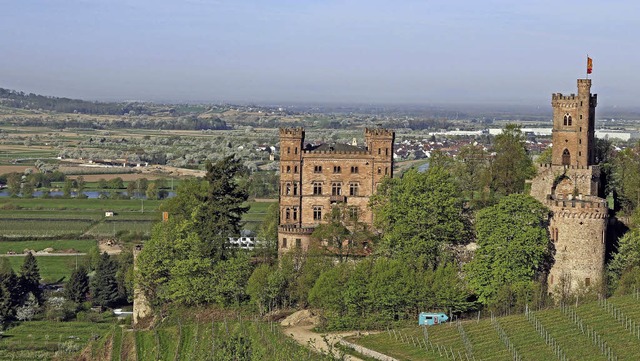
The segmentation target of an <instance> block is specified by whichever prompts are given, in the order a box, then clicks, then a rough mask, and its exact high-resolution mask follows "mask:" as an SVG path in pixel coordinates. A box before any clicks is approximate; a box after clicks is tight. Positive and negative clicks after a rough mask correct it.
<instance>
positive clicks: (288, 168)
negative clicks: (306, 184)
mask: <svg viewBox="0 0 640 361" xmlns="http://www.w3.org/2000/svg"><path fill="white" fill-rule="evenodd" d="M287 173H291V166H290V165H288V166H287Z"/></svg>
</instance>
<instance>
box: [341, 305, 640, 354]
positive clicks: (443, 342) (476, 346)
mask: <svg viewBox="0 0 640 361" xmlns="http://www.w3.org/2000/svg"><path fill="white" fill-rule="evenodd" d="M638 304H640V293H636V294H635V295H629V296H621V297H613V298H610V299H607V300H605V299H601V300H598V301H595V302H590V303H586V304H582V305H579V306H578V307H575V305H573V306H572V305H561V306H560V307H558V308H555V309H551V310H542V311H528V312H527V313H525V314H519V315H511V316H505V317H490V318H483V319H476V320H468V321H462V322H452V323H448V324H443V325H438V326H433V327H428V328H426V329H424V328H420V327H418V326H415V327H409V328H401V329H392V328H389V329H388V330H386V331H384V332H382V333H379V334H374V335H368V336H364V337H361V338H351V339H349V340H348V341H350V342H354V343H356V344H359V345H362V346H365V347H367V348H370V349H372V350H375V351H378V352H381V353H384V354H386V355H389V356H392V357H395V358H397V359H400V360H425V361H426V360H443V361H444V360H459V361H468V360H478V361H479V360H505V361H508V360H541V361H546V360H559V361H567V360H579V361H588V360H594V361H596V360H607V361H613V360H615V361H618V360H620V361H622V360H637V359H638V355H640V307H639V306H638Z"/></svg>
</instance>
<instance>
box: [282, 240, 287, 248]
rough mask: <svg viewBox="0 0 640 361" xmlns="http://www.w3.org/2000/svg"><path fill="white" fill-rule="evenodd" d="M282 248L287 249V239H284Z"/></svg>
mask: <svg viewBox="0 0 640 361" xmlns="http://www.w3.org/2000/svg"><path fill="white" fill-rule="evenodd" d="M282 248H287V239H286V238H283V239H282Z"/></svg>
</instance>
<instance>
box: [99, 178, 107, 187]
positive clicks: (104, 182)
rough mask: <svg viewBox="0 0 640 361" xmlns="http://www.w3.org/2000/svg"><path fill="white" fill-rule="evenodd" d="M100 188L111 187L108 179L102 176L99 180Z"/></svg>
mask: <svg viewBox="0 0 640 361" xmlns="http://www.w3.org/2000/svg"><path fill="white" fill-rule="evenodd" d="M98 188H100V189H107V188H109V184H108V183H107V180H106V179H104V178H100V179H99V180H98Z"/></svg>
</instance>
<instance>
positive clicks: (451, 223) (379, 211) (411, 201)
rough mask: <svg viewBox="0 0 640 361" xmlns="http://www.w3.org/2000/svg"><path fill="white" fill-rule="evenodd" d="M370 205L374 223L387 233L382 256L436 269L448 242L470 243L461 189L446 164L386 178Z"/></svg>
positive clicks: (383, 239) (380, 250)
mask: <svg viewBox="0 0 640 361" xmlns="http://www.w3.org/2000/svg"><path fill="white" fill-rule="evenodd" d="M371 205H372V208H373V212H374V215H375V217H374V221H375V225H376V227H377V228H378V229H380V230H382V231H383V237H382V240H381V242H380V246H379V253H380V254H383V255H386V256H390V257H394V258H404V259H406V260H407V261H408V262H411V263H413V264H415V265H417V266H419V267H429V268H431V269H435V268H436V267H437V265H438V263H439V262H440V261H441V259H442V255H443V251H444V246H446V245H450V244H455V243H460V242H464V241H466V238H467V229H466V226H465V222H464V217H463V213H462V199H461V198H460V192H459V190H458V188H457V186H456V183H455V182H454V181H453V179H452V177H451V175H450V174H449V173H448V172H447V171H446V170H445V169H444V168H442V167H439V166H432V167H429V169H428V170H427V171H426V172H422V173H420V172H418V171H417V170H415V169H410V170H409V171H407V172H406V173H405V174H404V175H403V177H402V178H401V179H400V178H387V179H385V181H383V183H382V184H381V185H380V186H379V187H378V190H377V192H376V194H375V195H374V196H372V197H371Z"/></svg>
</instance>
